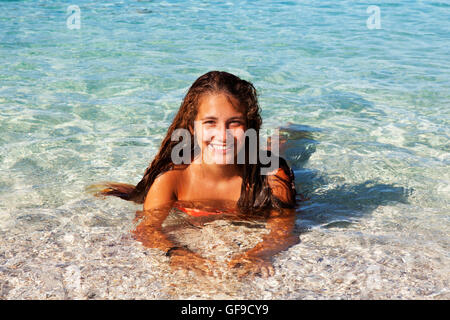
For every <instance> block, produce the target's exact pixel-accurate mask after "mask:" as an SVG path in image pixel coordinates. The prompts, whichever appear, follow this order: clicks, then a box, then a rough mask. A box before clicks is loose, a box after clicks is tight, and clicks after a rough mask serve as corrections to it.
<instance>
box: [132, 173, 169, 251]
mask: <svg viewBox="0 0 450 320" xmlns="http://www.w3.org/2000/svg"><path fill="white" fill-rule="evenodd" d="M174 187H175V177H174V174H173V172H165V173H163V174H162V175H161V176H159V177H158V178H156V179H155V181H154V182H153V184H152V186H151V187H150V190H149V191H148V193H147V196H146V198H145V201H144V208H143V209H144V210H143V211H138V212H136V217H137V218H142V220H141V222H140V224H139V225H138V226H137V227H136V230H135V231H134V232H133V233H134V235H135V237H136V239H137V240H139V241H141V242H142V244H143V245H144V246H146V247H150V248H158V249H161V250H163V251H165V252H167V251H168V250H169V249H170V248H173V247H175V246H176V244H175V243H174V242H173V241H171V240H170V239H169V238H168V237H167V236H166V235H165V234H164V233H163V231H162V224H163V222H164V220H166V218H167V216H168V214H169V212H170V209H171V208H172V204H173V202H174V201H176V193H175V188H174Z"/></svg>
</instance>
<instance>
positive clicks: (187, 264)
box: [170, 248, 215, 276]
mask: <svg viewBox="0 0 450 320" xmlns="http://www.w3.org/2000/svg"><path fill="white" fill-rule="evenodd" d="M214 265H215V263H214V262H213V261H211V260H208V259H205V258H203V257H202V256H200V255H198V254H196V253H194V252H192V251H189V250H186V249H181V248H180V249H176V250H174V251H173V252H172V254H171V255H170V266H171V267H172V268H173V269H184V270H191V271H194V272H196V273H198V274H200V275H208V276H212V275H213V273H212V270H211V269H212V267H213V266H214Z"/></svg>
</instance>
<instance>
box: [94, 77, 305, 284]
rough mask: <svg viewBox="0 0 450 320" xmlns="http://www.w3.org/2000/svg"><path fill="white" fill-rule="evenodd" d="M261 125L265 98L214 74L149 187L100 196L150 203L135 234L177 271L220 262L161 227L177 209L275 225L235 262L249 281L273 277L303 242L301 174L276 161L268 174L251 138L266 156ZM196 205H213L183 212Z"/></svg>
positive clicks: (187, 106)
mask: <svg viewBox="0 0 450 320" xmlns="http://www.w3.org/2000/svg"><path fill="white" fill-rule="evenodd" d="M261 123H262V120H261V117H260V114H259V105H258V100H257V92H256V89H255V88H254V86H253V85H252V84H251V83H250V82H248V81H245V80H241V79H240V78H238V77H237V76H235V75H232V74H230V73H227V72H221V71H211V72H208V73H206V74H204V75H202V76H201V77H199V78H198V79H197V80H196V81H195V82H194V83H193V84H192V86H191V87H190V89H189V90H188V92H187V94H186V96H185V98H184V100H183V102H182V104H181V107H180V109H179V111H178V113H177V115H176V116H175V118H174V120H173V122H172V124H171V126H170V127H169V129H168V132H167V135H166V137H165V138H164V140H163V141H162V144H161V147H160V149H159V151H158V153H157V155H156V157H155V158H154V160H153V161H152V162H151V164H150V165H149V166H148V168H147V169H146V171H145V173H144V177H143V178H142V180H141V181H140V182H139V183H138V184H137V185H136V186H133V185H129V184H121V183H107V184H106V187H107V188H105V189H103V190H101V191H100V192H98V193H97V195H112V196H117V197H120V198H122V199H125V200H129V201H134V202H136V203H143V211H139V212H138V216H139V217H140V218H144V219H142V221H141V223H140V224H139V226H138V227H137V228H136V230H135V231H134V234H135V236H136V238H137V239H138V240H140V241H141V242H142V243H143V244H144V245H146V246H149V247H156V248H159V249H162V250H164V251H165V252H166V255H167V256H169V257H170V259H171V265H172V266H177V267H180V266H181V267H185V268H188V269H192V270H196V271H202V272H206V273H210V270H211V269H210V266H211V264H212V263H213V262H211V261H208V260H206V259H204V258H203V257H201V256H199V255H198V254H196V253H194V252H192V251H190V250H189V249H188V248H187V247H180V246H177V245H176V244H175V243H174V242H172V241H171V240H170V239H169V238H168V237H167V236H166V235H165V233H164V232H163V229H162V227H161V225H162V223H163V221H164V220H165V219H166V217H167V215H168V213H169V211H170V209H171V208H172V207H174V206H176V207H178V208H179V209H181V210H182V211H184V212H186V213H187V214H190V215H194V216H195V215H196V216H199V215H200V216H208V215H215V214H218V213H221V214H224V213H225V214H226V215H227V216H228V217H232V216H235V217H236V216H238V215H240V216H242V215H246V216H252V217H256V216H259V217H265V218H268V219H267V228H269V229H270V233H269V234H267V235H266V236H265V237H264V238H263V241H261V242H260V243H258V244H257V245H256V246H255V247H254V248H252V249H251V250H249V251H247V252H245V253H244V254H240V255H239V256H236V257H234V258H233V259H232V260H231V261H230V262H229V266H230V267H232V268H238V270H239V273H240V274H241V275H246V274H251V273H253V274H261V275H262V276H268V275H272V274H273V273H274V269H273V267H272V264H271V262H270V259H271V257H272V256H273V255H274V254H276V253H278V252H280V251H282V250H285V249H287V248H288V247H290V246H291V245H293V244H296V243H298V242H299V239H298V236H294V235H293V233H292V232H293V227H294V221H295V211H294V210H293V208H294V207H295V204H296V197H295V196H296V191H295V185H294V175H293V173H292V170H291V169H290V168H289V167H288V165H287V163H286V161H285V160H284V159H282V158H276V159H277V160H278V162H279V167H278V168H276V169H275V170H273V172H271V174H269V175H267V174H263V170H264V169H265V168H266V167H267V165H263V164H262V162H261V159H260V158H261V157H260V154H259V152H257V153H256V154H255V152H253V154H252V149H251V147H252V146H250V143H248V142H249V139H250V135H246V132H249V130H250V131H253V132H254V133H256V137H257V139H256V144H257V148H256V149H257V150H258V151H259V130H260V126H261ZM177 129H178V131H176V130H177ZM180 130H182V133H183V132H184V133H187V134H185V135H184V136H183V141H182V143H181V144H180V142H179V139H177V137H180V135H178V134H175V133H176V132H179V131H180ZM183 130H184V131H183ZM174 137H175V138H174ZM190 142H191V143H190ZM180 146H182V147H183V148H181V149H180ZM180 158H182V159H184V160H190V161H180ZM255 158H256V161H254V159H255ZM239 159H243V160H242V161H241V162H239ZM252 159H253V161H252ZM272 159H273V155H272ZM196 200H202V201H203V203H205V201H206V203H208V206H209V207H210V208H212V210H211V209H210V210H209V211H205V210H204V208H189V207H187V206H186V205H183V203H187V202H188V201H189V202H190V203H192V201H196ZM214 207H216V208H219V207H220V208H224V207H226V208H228V210H214Z"/></svg>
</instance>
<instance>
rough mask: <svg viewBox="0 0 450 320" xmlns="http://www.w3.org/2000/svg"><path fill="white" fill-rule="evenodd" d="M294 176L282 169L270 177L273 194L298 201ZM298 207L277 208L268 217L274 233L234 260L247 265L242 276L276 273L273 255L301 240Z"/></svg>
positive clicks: (237, 263) (240, 265)
mask: <svg viewBox="0 0 450 320" xmlns="http://www.w3.org/2000/svg"><path fill="white" fill-rule="evenodd" d="M291 180H292V179H291V178H290V177H289V176H288V175H287V174H286V172H284V170H282V169H281V168H280V169H278V171H277V172H276V173H275V174H274V175H272V176H269V185H270V187H271V189H272V194H273V195H274V196H275V197H276V198H278V199H279V200H281V201H283V202H284V203H295V193H293V192H292V190H291V189H292V185H293V181H291ZM295 217H296V212H295V209H283V210H282V212H279V211H277V210H273V211H272V212H271V215H270V217H269V219H268V220H267V225H266V228H267V229H269V230H270V232H269V233H268V234H266V235H264V236H263V240H262V241H261V242H259V243H258V244H257V245H256V246H255V247H254V248H252V249H250V250H248V251H247V252H245V253H243V254H241V255H239V256H237V257H236V258H234V259H233V260H231V262H230V266H231V267H243V268H242V269H241V270H240V273H241V275H245V274H248V273H261V274H262V275H263V276H264V277H265V276H267V275H273V274H274V269H273V266H272V263H271V258H272V257H273V256H274V255H275V254H277V253H279V252H281V251H284V250H286V249H288V248H289V247H291V246H293V245H295V244H298V243H300V239H299V236H298V235H296V234H295V233H294V228H295Z"/></svg>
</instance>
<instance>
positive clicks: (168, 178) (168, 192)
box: [144, 166, 184, 210]
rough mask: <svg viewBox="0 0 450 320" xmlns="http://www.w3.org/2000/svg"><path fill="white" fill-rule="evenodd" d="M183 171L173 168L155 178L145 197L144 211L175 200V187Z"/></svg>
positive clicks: (176, 167) (179, 168)
mask: <svg viewBox="0 0 450 320" xmlns="http://www.w3.org/2000/svg"><path fill="white" fill-rule="evenodd" d="M183 170H184V168H183V167H181V166H173V167H172V168H170V169H169V170H165V171H163V172H161V173H160V174H158V175H157V176H156V178H155V180H154V181H153V183H152V185H151V187H150V189H149V190H148V192H147V195H146V197H145V201H144V210H147V209H151V208H154V207H160V206H162V205H165V204H167V203H169V202H172V201H175V200H177V193H178V192H177V186H178V183H179V182H180V178H181V174H182V173H183Z"/></svg>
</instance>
